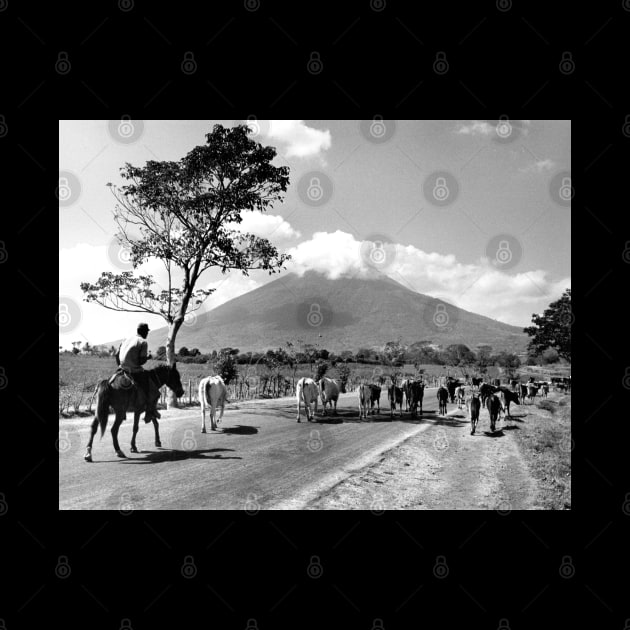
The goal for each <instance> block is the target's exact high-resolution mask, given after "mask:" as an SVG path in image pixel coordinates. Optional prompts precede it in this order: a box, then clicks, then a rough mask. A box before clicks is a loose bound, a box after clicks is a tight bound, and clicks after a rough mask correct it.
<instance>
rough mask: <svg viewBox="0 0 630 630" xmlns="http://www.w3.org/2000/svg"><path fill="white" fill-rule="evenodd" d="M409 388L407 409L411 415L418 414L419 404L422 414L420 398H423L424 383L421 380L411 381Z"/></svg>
mask: <svg viewBox="0 0 630 630" xmlns="http://www.w3.org/2000/svg"><path fill="white" fill-rule="evenodd" d="M408 389H409V409H410V410H411V416H412V417H416V416H417V415H418V405H420V415H422V399H423V398H424V383H423V382H422V381H411V382H410V383H409V384H408Z"/></svg>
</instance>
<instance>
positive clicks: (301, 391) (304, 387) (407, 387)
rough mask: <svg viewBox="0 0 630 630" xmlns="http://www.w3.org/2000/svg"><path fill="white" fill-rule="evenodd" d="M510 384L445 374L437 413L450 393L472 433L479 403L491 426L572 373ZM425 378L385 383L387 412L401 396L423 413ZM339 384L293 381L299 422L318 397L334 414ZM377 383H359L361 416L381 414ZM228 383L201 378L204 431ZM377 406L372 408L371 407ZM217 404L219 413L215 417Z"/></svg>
mask: <svg viewBox="0 0 630 630" xmlns="http://www.w3.org/2000/svg"><path fill="white" fill-rule="evenodd" d="M508 385H509V387H507V386H505V385H501V382H500V380H499V379H495V380H494V381H493V382H492V383H484V382H483V379H482V378H475V377H473V378H472V379H471V380H470V381H469V382H468V383H462V382H461V381H459V380H457V379H454V378H451V377H449V378H447V380H446V382H445V384H444V385H442V386H441V387H439V388H438V390H437V400H438V405H439V415H442V416H443V415H446V406H447V403H448V401H449V399H450V402H451V403H455V402H456V403H457V406H458V408H459V409H462V408H463V407H466V408H467V410H468V416H469V418H470V424H471V431H470V433H471V435H473V434H474V433H475V429H476V427H477V423H478V422H479V412H480V409H481V407H485V408H487V409H488V414H489V417H490V429H491V430H492V431H494V430H495V426H496V422H497V420H498V419H499V418H500V414H501V413H503V414H504V415H505V417H510V404H511V403H515V404H517V405H520V404H526V403H527V401H529V403H530V404H531V403H533V402H534V399H535V398H536V396H538V395H540V397H541V398H546V397H547V396H548V394H549V389H550V387H551V386H554V387H555V388H556V389H564V390H566V391H570V390H571V377H568V378H554V379H552V380H551V381H535V380H534V378H533V377H530V379H529V381H528V382H527V383H521V382H519V381H517V380H516V379H513V380H510V381H509V382H508ZM424 389H425V384H424V381H423V380H422V379H405V380H403V381H402V383H401V384H400V387H399V386H398V385H394V384H390V385H389V386H388V387H387V399H388V401H389V407H390V417H393V415H394V412H395V411H396V407H398V410H399V415H400V416H401V417H402V413H403V412H402V405H403V400H404V402H405V411H410V412H411V417H417V415H418V412H419V413H420V414H422V400H423V398H424ZM339 392H340V387H339V383H338V382H337V381H335V380H334V379H331V378H327V377H324V378H322V379H320V380H319V381H318V382H316V381H315V380H313V379H312V378H307V377H303V378H301V379H300V380H299V381H298V382H297V386H296V392H295V393H296V399H297V421H298V422H300V410H301V407H302V406H304V410H305V412H306V419H307V420H308V421H309V422H312V421H313V420H314V419H315V414H316V413H317V405H318V401H319V400H320V399H321V402H322V404H323V410H322V414H323V415H326V413H327V407H328V408H330V410H331V411H332V413H333V414H335V415H336V414H337V402H338V400H339ZM381 392H382V387H381V386H380V385H377V384H374V383H371V384H361V385H359V388H358V398H359V418H367V414H368V408H369V409H370V410H371V412H372V414H374V413H376V412H377V411H378V413H379V414H380V411H381V406H380V400H381ZM227 394H228V392H227V387H226V386H225V383H224V382H223V380H222V379H221V377H220V376H208V377H206V378H204V379H202V380H201V382H200V383H199V401H200V403H201V432H202V433H205V432H206V410H207V409H208V410H209V413H210V428H211V429H212V430H213V431H215V430H216V428H217V423H218V422H219V421H220V420H221V418H222V417H223V412H224V407H225V403H226V402H227ZM375 406H376V410H375V409H374V407H375ZM217 410H220V415H219V417H218V418H217V415H216V414H217Z"/></svg>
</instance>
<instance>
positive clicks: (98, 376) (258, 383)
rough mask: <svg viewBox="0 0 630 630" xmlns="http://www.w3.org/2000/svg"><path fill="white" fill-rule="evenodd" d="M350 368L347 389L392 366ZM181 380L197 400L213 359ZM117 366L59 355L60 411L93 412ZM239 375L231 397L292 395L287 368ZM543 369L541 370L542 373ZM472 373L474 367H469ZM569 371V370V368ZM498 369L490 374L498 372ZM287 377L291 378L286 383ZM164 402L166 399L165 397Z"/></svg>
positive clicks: (435, 368)
mask: <svg viewBox="0 0 630 630" xmlns="http://www.w3.org/2000/svg"><path fill="white" fill-rule="evenodd" d="M157 364H158V363H157V361H149V362H148V363H147V364H146V366H145V367H147V368H151V367H154V366H155V365H157ZM348 365H349V366H350V370H351V375H350V379H349V382H348V390H349V391H352V390H353V389H354V388H355V387H356V386H357V385H358V383H360V382H361V381H362V380H363V379H367V380H368V381H369V382H371V381H374V380H376V378H377V377H378V376H379V375H380V374H383V375H387V374H389V373H390V372H391V368H389V367H387V366H384V365H381V366H378V365H370V364H362V363H349V364H348ZM177 368H178V370H179V372H180V375H181V379H182V384H183V386H184V390H185V392H186V394H185V396H184V399H183V401H182V402H183V403H187V404H194V403H195V402H196V399H197V394H196V392H197V387H198V384H199V381H200V380H201V379H202V378H203V377H205V376H210V375H212V374H214V370H213V366H212V364H211V363H178V364H177ZM419 369H420V370H423V373H424V377H425V380H426V381H427V384H428V385H429V386H435V385H436V384H437V380H438V379H439V378H440V377H442V376H446V375H447V374H450V375H452V376H456V377H458V378H461V377H462V375H463V371H462V370H461V369H460V368H446V367H445V366H441V365H421V366H419ZM115 370H116V362H115V360H114V358H113V357H104V358H102V357H97V356H90V355H80V354H79V355H73V354H60V355H59V413H60V414H61V415H64V416H67V415H75V414H76V415H80V414H82V413H90V411H91V407H92V404H91V398H92V395H93V393H94V390H95V388H96V385H97V384H98V382H99V381H101V380H102V379H104V378H109V377H110V376H111V375H112V374H113V373H114V371H115ZM238 370H239V378H238V380H237V381H236V382H235V383H232V384H230V386H229V388H228V389H229V397H230V399H231V400H235V399H238V400H242V399H252V398H269V397H272V396H274V395H290V394H292V393H293V391H292V389H293V373H292V371H291V370H289V369H288V368H284V369H283V370H282V371H281V376H282V377H283V378H282V379H278V380H277V382H276V381H273V382H272V381H269V380H267V379H268V377H270V376H271V373H270V371H269V370H268V369H267V368H266V367H265V366H263V365H253V366H248V365H239V366H238ZM397 370H398V371H399V372H401V373H402V374H404V375H405V376H414V375H415V368H414V366H413V365H406V366H404V367H402V368H397ZM541 370H542V373H541ZM469 372H470V373H473V370H472V369H470V370H469ZM551 372H553V373H554V374H556V373H558V374H560V373H564V372H563V370H562V369H561V368H552V369H551V370H550V369H549V368H522V375H523V376H529V375H535V376H536V378H539V377H540V378H542V377H544V376H546V375H549V373H551ZM567 373H569V372H567ZM497 375H498V372H497V373H492V374H489V376H493V377H494V376H497ZM302 376H312V372H311V366H310V365H309V364H308V363H305V364H300V365H299V366H298V369H297V370H296V372H295V379H296V380H297V379H299V378H300V377H302ZM328 376H330V377H332V378H336V377H337V376H338V374H337V370H336V368H330V369H329V372H328ZM245 377H249V379H248V380H249V382H250V384H251V386H250V387H249V388H248V387H247V385H246V382H245ZM284 379H288V381H289V383H288V384H287V383H286V382H282V381H284ZM162 402H163V401H162Z"/></svg>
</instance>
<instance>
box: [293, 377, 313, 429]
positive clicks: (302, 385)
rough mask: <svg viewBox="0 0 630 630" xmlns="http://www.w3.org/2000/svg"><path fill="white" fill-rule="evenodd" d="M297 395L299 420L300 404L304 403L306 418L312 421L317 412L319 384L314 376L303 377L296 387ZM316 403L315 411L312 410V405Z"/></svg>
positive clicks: (298, 416) (298, 419) (298, 415)
mask: <svg viewBox="0 0 630 630" xmlns="http://www.w3.org/2000/svg"><path fill="white" fill-rule="evenodd" d="M295 397H296V398H297V421H298V422H299V421H300V404H301V403H304V409H305V410H306V419H307V420H308V421H309V422H312V421H313V419H314V418H315V414H316V413H317V398H318V392H317V384H316V383H315V381H314V380H313V379H312V378H306V377H302V378H301V379H300V380H299V381H298V382H297V385H296V387H295ZM312 404H314V405H315V411H312V410H311V405H312Z"/></svg>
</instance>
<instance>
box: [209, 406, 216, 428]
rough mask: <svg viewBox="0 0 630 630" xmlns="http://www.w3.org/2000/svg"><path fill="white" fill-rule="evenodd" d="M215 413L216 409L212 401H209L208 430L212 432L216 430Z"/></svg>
mask: <svg viewBox="0 0 630 630" xmlns="http://www.w3.org/2000/svg"><path fill="white" fill-rule="evenodd" d="M216 413H217V407H216V405H215V403H214V401H211V402H210V429H211V430H212V431H216V430H217V422H216Z"/></svg>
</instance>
